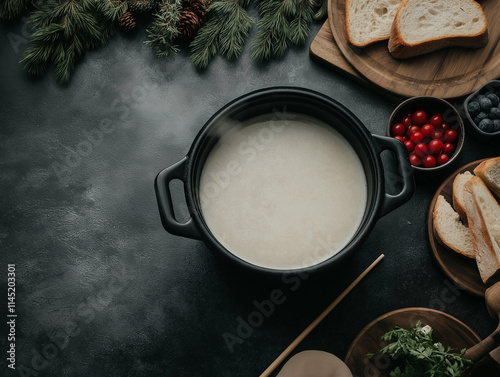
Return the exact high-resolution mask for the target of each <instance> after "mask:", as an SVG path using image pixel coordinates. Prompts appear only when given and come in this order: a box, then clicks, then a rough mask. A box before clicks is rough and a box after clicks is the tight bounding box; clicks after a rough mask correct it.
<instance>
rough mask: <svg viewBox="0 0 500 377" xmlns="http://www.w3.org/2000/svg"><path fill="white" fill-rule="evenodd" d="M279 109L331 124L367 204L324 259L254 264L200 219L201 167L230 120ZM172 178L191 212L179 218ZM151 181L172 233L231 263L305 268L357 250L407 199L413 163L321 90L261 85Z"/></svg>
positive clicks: (228, 107) (223, 113) (262, 269)
mask: <svg viewBox="0 0 500 377" xmlns="http://www.w3.org/2000/svg"><path fill="white" fill-rule="evenodd" d="M280 112H281V113H286V112H293V113H299V114H304V115H307V116H312V117H315V118H316V119H319V120H321V121H323V122H325V123H327V124H328V125H331V126H332V127H334V128H335V129H336V130H337V131H338V132H340V133H341V134H342V135H343V136H344V137H345V138H346V139H347V141H349V143H350V144H351V145H352V147H353V148H354V150H355V151H356V152H357V154H358V157H359V159H360V160H361V163H362V165H363V169H364V173H365V176H366V181H367V205H366V208H365V212H364V216H363V219H362V221H361V224H360V225H359V227H358V230H357V231H356V233H355V234H354V236H353V237H352V238H351V240H350V242H349V243H348V244H347V245H346V246H345V247H344V248H343V249H342V250H341V251H340V252H338V253H337V254H335V255H333V256H332V257H330V258H329V259H327V260H325V261H323V262H320V263H318V264H315V265H313V266H310V267H305V268H301V269H295V270H278V269H270V268H266V267H262V266H257V265H254V264H251V263H249V262H247V261H245V260H243V259H241V258H239V257H237V256H236V255H234V254H233V253H231V251H230V250H227V249H226V248H225V247H224V246H222V244H221V243H220V242H219V241H218V240H217V238H216V237H215V236H214V235H213V234H212V233H211V231H210V229H209V228H208V226H207V224H206V223H205V221H204V219H203V214H202V211H201V206H200V192H199V184H200V176H201V172H202V169H203V165H204V162H205V160H206V158H207V156H208V154H209V153H210V151H211V149H212V147H213V146H214V145H215V144H216V143H217V141H218V140H219V139H220V136H221V135H223V134H224V133H225V132H226V131H228V129H229V127H234V125H235V124H241V122H244V121H245V120H248V119H250V118H253V117H255V116H258V115H265V114H275V113H280ZM228 120H230V121H228ZM385 150H389V151H391V152H392V153H393V155H394V157H395V158H394V159H393V160H394V161H395V162H394V163H395V164H396V165H397V166H396V169H393V170H394V171H397V173H393V174H392V176H391V178H393V179H395V180H397V181H398V182H400V183H402V184H401V190H400V192H399V193H398V194H395V195H393V194H389V193H388V192H387V190H386V182H385V178H384V167H383V164H382V161H381V153H382V152H383V151H385ZM175 179H178V180H181V181H182V182H183V184H184V195H185V199H186V204H187V207H188V210H189V215H190V219H189V220H188V221H187V222H183V223H181V222H179V221H178V220H177V219H176V218H175V215H174V204H173V202H172V195H171V192H170V189H169V183H170V182H171V181H172V180H175ZM154 185H155V192H156V197H157V201H158V207H159V211H160V217H161V221H162V224H163V227H164V228H165V230H167V231H168V232H169V233H171V234H174V235H177V236H181V237H186V238H192V239H198V240H202V241H204V242H205V243H206V244H207V245H208V246H209V247H210V249H212V250H213V251H214V252H216V253H217V254H219V255H222V256H224V257H225V258H226V259H227V260H229V261H230V262H231V263H236V264H237V265H239V266H244V267H246V268H249V269H250V270H254V271H260V272H266V273H271V274H272V273H298V272H308V273H310V272H313V271H316V270H320V269H324V268H325V267H328V266H333V265H335V264H337V263H338V262H340V261H341V260H343V259H344V258H345V257H346V256H348V255H351V254H353V253H354V252H355V251H356V249H357V248H358V247H359V246H360V245H361V243H362V242H363V241H364V240H365V239H366V238H367V237H368V235H369V233H370V231H371V230H372V228H373V227H374V225H375V223H376V222H377V220H378V219H379V218H380V217H382V216H384V215H385V214H387V213H389V212H390V211H392V210H394V209H395V208H397V207H399V206H400V205H402V204H403V203H405V202H406V201H408V200H409V199H410V198H411V196H412V195H413V192H414V178H413V169H412V167H411V165H410V163H409V160H408V152H407V151H406V148H405V147H404V145H403V143H401V142H400V141H398V140H396V139H393V138H390V137H386V136H378V135H373V134H371V133H370V132H369V131H368V130H367V129H366V127H365V126H364V125H363V124H362V123H361V121H360V120H359V119H358V118H357V117H356V116H355V115H354V114H353V113H352V112H351V111H350V110H348V109H347V108H346V107H344V106H343V105H341V104H340V103H338V102H336V101H335V100H333V99H331V98H329V97H327V96H325V95H323V94H321V93H317V92H314V91H311V90H307V89H302V88H293V87H273V88H266V89H261V90H257V91H255V92H251V93H249V94H246V95H243V96H241V97H240V98H237V99H235V100H233V101H231V102H229V103H228V104H227V105H225V106H224V107H223V108H221V109H220V110H219V111H218V112H217V113H216V114H214V115H213V116H212V117H211V118H210V119H209V120H208V121H207V123H206V124H205V125H204V126H203V127H202V129H201V130H200V131H199V133H198V135H197V136H196V138H195V139H194V141H193V144H192V146H191V148H190V150H189V152H188V153H187V155H186V156H185V157H184V158H182V159H181V160H180V161H178V162H177V163H175V164H173V165H172V166H169V167H167V168H165V169H163V170H162V171H160V172H159V173H158V175H157V176H156V179H155V183H154ZM299 199H300V198H298V200H299Z"/></svg>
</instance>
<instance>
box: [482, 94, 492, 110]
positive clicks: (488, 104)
mask: <svg viewBox="0 0 500 377" xmlns="http://www.w3.org/2000/svg"><path fill="white" fill-rule="evenodd" d="M479 106H481V110H483V111H490V109H491V108H492V107H493V104H492V103H491V100H490V99H489V98H486V97H484V98H482V99H480V100H479Z"/></svg>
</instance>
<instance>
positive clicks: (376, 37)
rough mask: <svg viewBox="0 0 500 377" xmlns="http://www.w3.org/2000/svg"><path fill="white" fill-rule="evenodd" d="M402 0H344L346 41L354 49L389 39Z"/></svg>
mask: <svg viewBox="0 0 500 377" xmlns="http://www.w3.org/2000/svg"><path fill="white" fill-rule="evenodd" d="M401 1H402V0H372V1H366V0H346V3H345V18H346V22H345V24H346V32H347V41H348V42H349V43H350V44H351V45H353V46H356V47H365V46H367V45H369V44H371V43H374V42H378V41H382V40H385V39H389V35H390V33H391V25H392V22H393V21H394V16H395V15H396V11H397V9H398V7H399V5H400V4H401Z"/></svg>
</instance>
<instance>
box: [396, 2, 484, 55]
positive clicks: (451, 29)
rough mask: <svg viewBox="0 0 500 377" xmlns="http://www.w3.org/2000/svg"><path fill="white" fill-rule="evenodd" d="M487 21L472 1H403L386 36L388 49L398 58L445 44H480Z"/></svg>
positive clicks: (479, 45)
mask: <svg viewBox="0 0 500 377" xmlns="http://www.w3.org/2000/svg"><path fill="white" fill-rule="evenodd" d="M487 43H488V23H487V20H486V16H485V14H484V12H483V9H482V7H481V5H479V4H478V3H477V2H475V1H474V0H426V1H422V0H403V2H402V3H401V6H400V7H399V8H398V11H397V12H396V16H395V17H394V22H393V24H392V27H391V33H390V38H389V52H390V53H391V54H392V56H393V57H395V58H399V59H405V58H410V57H412V56H417V55H423V54H427V53H429V52H432V51H436V50H439V49H442V48H445V47H449V46H460V47H471V48H472V47H473V48H479V47H483V46H485V45H486V44H487Z"/></svg>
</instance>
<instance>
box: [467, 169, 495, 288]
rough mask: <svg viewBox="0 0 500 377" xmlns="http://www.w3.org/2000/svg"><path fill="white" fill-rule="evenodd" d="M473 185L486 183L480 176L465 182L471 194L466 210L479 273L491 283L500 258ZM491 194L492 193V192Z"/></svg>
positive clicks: (487, 282)
mask: <svg viewBox="0 0 500 377" xmlns="http://www.w3.org/2000/svg"><path fill="white" fill-rule="evenodd" d="M472 185H484V183H483V181H482V180H481V179H480V178H479V177H473V178H471V180H470V181H469V182H467V183H466V184H465V191H466V193H467V194H468V196H469V199H468V200H467V201H466V210H467V217H468V219H469V229H470V232H471V239H472V244H473V246H474V251H475V253H476V262H477V265H478V268H479V274H480V275H481V279H482V280H483V282H484V283H485V284H489V283H490V282H491V281H492V280H493V278H494V277H495V276H496V274H497V273H498V272H499V271H500V260H499V256H498V255H497V254H496V252H495V247H494V245H493V241H492V239H491V235H490V233H489V231H488V228H487V225H486V221H485V219H484V216H483V213H482V211H481V210H480V206H479V203H478V202H477V198H476V196H475V195H474V193H473V188H472ZM484 186H485V185H484ZM485 188H486V186H485ZM486 190H487V189H486ZM488 193H489V191H488ZM489 195H491V193H490V194H489ZM492 197H493V195H492ZM493 199H494V198H493ZM494 200H495V199H494Z"/></svg>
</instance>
